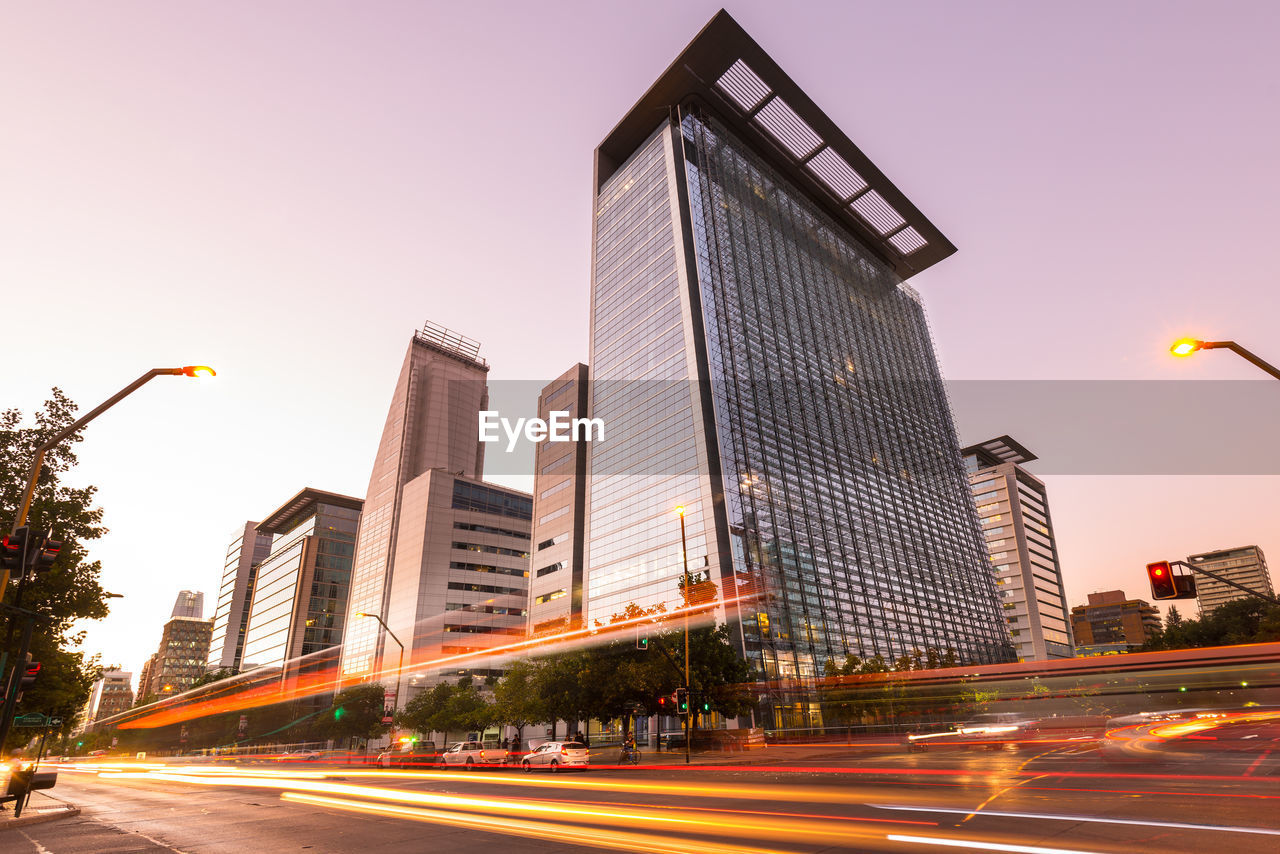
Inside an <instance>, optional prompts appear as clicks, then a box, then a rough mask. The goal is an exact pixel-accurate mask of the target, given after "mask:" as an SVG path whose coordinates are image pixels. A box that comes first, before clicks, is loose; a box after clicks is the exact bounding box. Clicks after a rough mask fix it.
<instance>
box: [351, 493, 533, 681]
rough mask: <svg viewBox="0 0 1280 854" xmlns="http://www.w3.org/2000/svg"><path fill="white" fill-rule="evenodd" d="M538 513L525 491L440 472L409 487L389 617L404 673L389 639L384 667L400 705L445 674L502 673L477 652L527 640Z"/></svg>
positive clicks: (399, 522)
mask: <svg viewBox="0 0 1280 854" xmlns="http://www.w3.org/2000/svg"><path fill="white" fill-rule="evenodd" d="M532 515H533V500H532V497H531V496H529V495H528V494H527V493H523V492H519V491H516V490H514V489H507V488H505V487H501V486H496V485H494V484H490V483H482V482H481V481H479V480H476V479H474V478H467V477H461V476H459V475H455V474H450V473H449V472H445V471H440V470H438V469H436V470H430V471H426V472H423V473H422V474H421V475H419V476H418V477H415V478H414V479H413V480H411V481H410V482H409V483H408V484H407V485H406V486H405V488H404V503H403V512H402V513H401V514H400V516H399V519H398V520H397V537H396V551H395V559H394V561H393V564H392V565H393V571H392V573H391V575H390V578H389V579H388V584H387V587H388V592H389V599H390V605H389V607H388V609H387V616H386V617H385V618H384V619H385V620H386V622H387V625H388V626H389V627H390V629H391V631H392V632H393V633H394V634H395V636H396V638H398V639H399V641H400V643H403V644H404V647H405V648H404V662H405V669H404V672H403V673H401V675H400V676H397V675H396V673H397V669H398V668H399V664H400V648H399V646H398V645H397V644H396V642H395V641H394V640H390V639H388V641H387V643H388V645H386V646H384V648H383V654H384V656H385V658H384V666H383V667H382V668H381V669H380V672H381V673H382V676H381V679H382V680H383V682H384V684H386V686H387V691H388V697H392V696H394V698H395V700H396V705H397V706H403V705H404V703H405V702H407V701H408V700H410V699H412V698H413V696H414V694H416V693H417V692H418V691H420V690H422V689H423V688H426V687H429V686H431V685H434V684H435V683H437V682H438V681H440V680H441V679H442V678H448V679H450V680H453V679H456V678H458V677H459V676H461V675H463V674H466V673H470V674H472V675H474V676H477V677H480V678H484V677H487V676H497V675H500V674H501V672H502V670H501V663H500V662H495V661H491V660H489V659H488V658H486V657H485V656H483V655H476V653H483V652H484V651H485V650H489V649H493V648H494V647H499V646H505V645H508V644H511V643H515V642H518V641H522V640H524V638H525V637H526V633H527V617H528V610H527V608H528V596H529V529H530V518H531V517H532ZM353 622H360V621H355V620H353ZM364 622H372V623H374V624H376V623H377V621H376V620H365V621H364ZM388 705H391V704H390V702H389V703H388Z"/></svg>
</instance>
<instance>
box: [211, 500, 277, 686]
mask: <svg viewBox="0 0 1280 854" xmlns="http://www.w3.org/2000/svg"><path fill="white" fill-rule="evenodd" d="M256 526H257V523H256V522H248V523H246V524H245V526H244V529H243V531H242V532H241V533H240V534H238V535H237V536H236V538H235V539H234V540H232V541H231V545H230V546H228V547H227V556H226V560H225V561H224V562H223V569H222V586H221V587H220V588H219V590H218V604H217V606H216V609H215V610H214V617H213V640H212V642H211V643H210V646H209V668H210V669H212V670H217V669H220V668H231V669H233V670H239V669H240V665H241V662H242V656H243V654H244V633H245V629H246V628H248V625H249V603H250V602H251V601H252V600H253V585H254V580H255V578H256V576H257V573H258V565H259V564H261V563H262V561H264V560H266V558H267V555H269V554H271V537H269V536H266V535H263V534H259V533H258V532H257V531H256V530H255V528H256Z"/></svg>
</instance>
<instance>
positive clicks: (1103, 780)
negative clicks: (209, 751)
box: [0, 726, 1280, 854]
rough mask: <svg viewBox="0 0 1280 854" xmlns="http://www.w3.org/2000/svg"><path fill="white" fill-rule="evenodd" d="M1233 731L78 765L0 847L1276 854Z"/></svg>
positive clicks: (1260, 790)
mask: <svg viewBox="0 0 1280 854" xmlns="http://www.w3.org/2000/svg"><path fill="white" fill-rule="evenodd" d="M1234 736H1235V738H1234V739H1233V740H1232V741H1230V743H1225V742H1224V743H1223V744H1221V745H1220V744H1214V743H1211V742H1210V741H1209V740H1207V739H1206V740H1204V741H1199V742H1189V743H1187V744H1184V745H1182V746H1180V749H1179V751H1178V752H1176V753H1174V754H1171V755H1169V756H1167V757H1160V758H1158V759H1153V758H1152V757H1150V756H1144V755H1138V756H1121V757H1117V756H1115V755H1103V753H1102V751H1100V750H1098V748H1097V745H1096V744H1095V743H1092V742H1086V743H1071V744H1060V745H1054V746H1040V747H1036V748H1033V749H1023V750H1018V751H1014V750H1003V749H1002V750H983V749H972V748H970V749H954V750H936V751H929V752H926V753H906V752H904V751H903V750H901V749H891V748H846V747H843V746H840V745H829V746H823V747H811V748H801V747H797V748H787V749H782V750H779V749H775V748H771V749H770V750H769V751H766V752H765V755H764V756H757V757H755V760H756V764H751V765H734V766H727V765H726V766H722V767H717V766H709V765H702V766H695V767H692V768H683V767H644V768H640V769H631V768H628V769H625V770H623V769H608V768H593V769H592V770H591V771H590V772H588V773H585V774H573V775H569V774H560V775H550V774H533V775H523V774H520V773H519V772H518V771H507V772H476V773H472V774H466V773H464V772H457V773H454V772H450V773H443V772H431V771H428V772H421V773H415V772H408V773H401V774H395V773H389V772H381V771H376V770H369V771H360V770H356V769H347V768H332V769H326V768H324V767H314V768H312V767H307V768H298V767H288V768H272V767H269V766H249V767H244V768H235V767H227V766H223V767H219V768H217V769H215V770H207V771H200V770H198V769H196V768H192V767H190V766H181V765H175V766H169V767H163V766H152V767H148V768H143V767H135V766H121V768H117V769H110V768H106V769H102V770H101V771H90V770H88V769H85V768H84V767H83V766H82V767H81V768H80V769H79V770H77V771H72V770H70V769H64V770H63V772H62V773H61V774H60V776H59V780H58V786H57V789H56V794H58V795H59V796H60V797H62V798H65V799H67V800H70V801H72V802H74V803H76V804H78V805H79V806H80V807H81V809H82V813H81V815H80V816H78V817H75V818H70V819H65V820H62V821H58V822H54V823H49V824H42V825H35V826H30V827H26V828H18V829H12V830H0V851H4V852H6V854H10V852H12V854H28V852H30V854H82V853H83V854H115V852H121V854H123V852H134V851H139V852H141V851H146V852H153V851H154V852H166V851H167V852H183V854H206V852H207V853H208V854H214V852H218V853H219V854H220V853H221V852H236V854H242V853H243V852H293V851H316V852H336V854H345V852H352V854H368V852H378V853H379V854H382V852H387V854H399V852H423V851H432V852H460V854H470V852H483V854H494V852H495V851H501V852H502V854H525V852H529V854H534V852H537V853H538V854H542V852H560V851H565V852H568V851H573V852H580V851H584V850H596V851H619V850H621V851H655V852H657V851H663V852H708V854H712V853H713V852H714V854H745V852H752V854H759V852H796V853H797V854H817V852H834V851H903V852H906V851H955V850H970V851H1026V852H1032V851H1034V852H1046V854H1052V852H1085V851H1088V852H1138V851H1141V852H1146V851H1162V852H1163V851H1168V852H1180V851H1187V852H1197V854H1204V852H1206V851H1211V852H1233V851H1271V850H1280V818H1278V817H1280V730H1278V729H1277V728H1276V727H1274V726H1272V727H1257V728H1256V729H1254V730H1237V731H1235V732H1234ZM1246 736H1253V737H1252V738H1247V737H1246ZM1041 748H1043V749H1041ZM274 775H283V776H274Z"/></svg>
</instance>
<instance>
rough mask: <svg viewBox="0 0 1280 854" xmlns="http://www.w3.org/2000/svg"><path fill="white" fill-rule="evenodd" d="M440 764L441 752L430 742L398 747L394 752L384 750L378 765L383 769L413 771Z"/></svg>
mask: <svg viewBox="0 0 1280 854" xmlns="http://www.w3.org/2000/svg"><path fill="white" fill-rule="evenodd" d="M439 763H440V751H438V750H436V746H435V743H434V742H430V741H420V742H416V743H414V744H406V745H398V746H396V747H395V748H394V749H392V750H384V751H383V752H382V753H379V754H378V765H379V766H380V767H382V768H405V769H409V770H413V769H422V768H431V767H432V766H434V765H438V764H439Z"/></svg>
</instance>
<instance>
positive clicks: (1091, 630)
mask: <svg viewBox="0 0 1280 854" xmlns="http://www.w3.org/2000/svg"><path fill="white" fill-rule="evenodd" d="M1071 631H1072V634H1073V635H1074V636H1075V642H1076V650H1075V651H1076V655H1082V656H1083V655H1099V654H1104V653H1108V652H1127V651H1129V650H1131V649H1137V648H1138V647H1140V646H1142V645H1143V644H1144V643H1146V641H1147V638H1149V637H1151V636H1152V635H1154V634H1155V633H1156V632H1158V631H1160V612H1159V611H1157V610H1156V607H1155V606H1154V605H1152V604H1151V603H1150V602H1148V601H1146V600H1145V599H1130V598H1129V597H1127V596H1126V595H1125V594H1124V591H1123V590H1107V591H1105V592H1102V593H1090V594H1089V601H1088V604H1086V605H1076V606H1075V607H1074V608H1072V609H1071Z"/></svg>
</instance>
